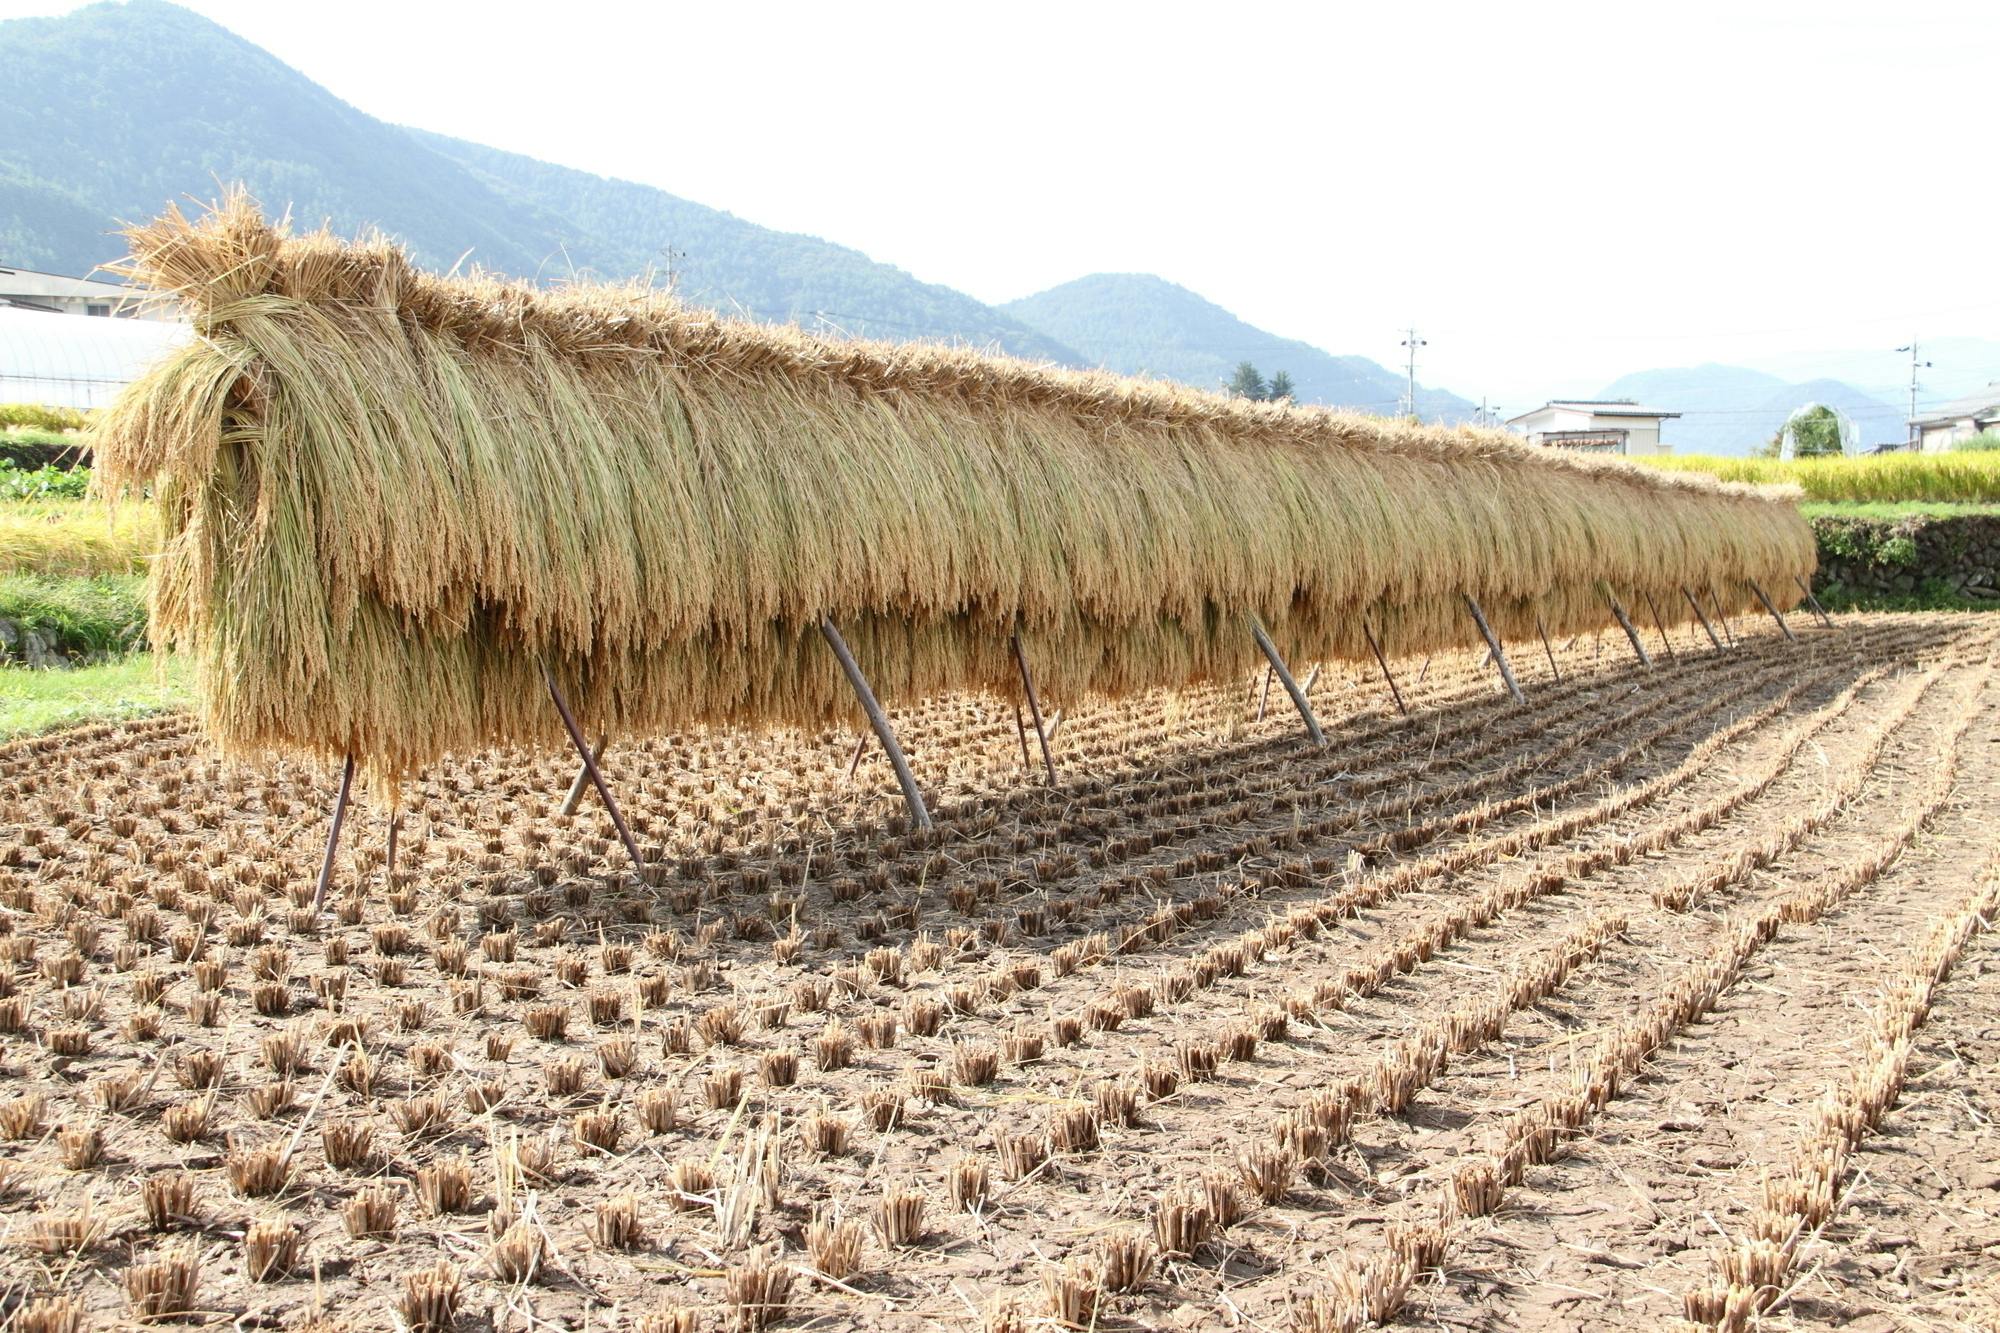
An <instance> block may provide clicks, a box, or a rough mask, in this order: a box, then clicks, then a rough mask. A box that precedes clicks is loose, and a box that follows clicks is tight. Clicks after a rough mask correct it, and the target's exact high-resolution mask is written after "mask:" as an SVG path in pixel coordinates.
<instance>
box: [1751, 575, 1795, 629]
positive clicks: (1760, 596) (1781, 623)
mask: <svg viewBox="0 0 2000 1333" xmlns="http://www.w3.org/2000/svg"><path fill="white" fill-rule="evenodd" d="M1749 584H1750V591H1751V592H1754V593H1756V594H1757V600H1758V601H1760V602H1762V603H1763V604H1764V609H1765V610H1766V611H1769V612H1770V613H1771V619H1773V620H1775V621H1777V622H1778V628H1779V629H1781V630H1783V631H1784V632H1785V638H1786V640H1787V641H1788V642H1791V643H1797V642H1798V641H1799V636H1798V635H1796V634H1794V633H1792V627H1791V626H1790V625H1787V624H1786V623H1785V618H1784V617H1783V616H1782V615H1780V614H1778V608H1777V606H1776V605H1774V604H1773V603H1772V601H1771V599H1770V598H1769V597H1768V596H1766V595H1765V593H1764V590H1763V589H1762V588H1760V587H1758V586H1757V580H1755V579H1751V580H1749Z"/></svg>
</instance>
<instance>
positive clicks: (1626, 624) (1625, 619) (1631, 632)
mask: <svg viewBox="0 0 2000 1333" xmlns="http://www.w3.org/2000/svg"><path fill="white" fill-rule="evenodd" d="M1604 600H1605V601H1607V602H1609V603H1611V614H1612V615H1614V616H1616V617H1618V627H1619V628H1620V629H1622V630H1624V631H1625V637H1626V638H1627V639H1630V640H1631V641H1632V651H1633V652H1634V653H1637V654H1638V656H1639V665H1640V666H1643V667H1645V668H1646V669H1647V670H1649V671H1650V670H1651V669H1652V667H1653V659H1652V658H1651V657H1648V656H1647V655H1646V645H1645V644H1644V643H1643V642H1641V641H1640V639H1639V631H1638V630H1636V629H1633V628H1632V618H1631V617H1630V616H1628V615H1626V614H1625V608H1624V607H1622V606H1620V605H1618V599H1617V598H1616V597H1613V596H1612V595H1611V590H1610V589H1609V588H1606V589H1605V590H1604Z"/></svg>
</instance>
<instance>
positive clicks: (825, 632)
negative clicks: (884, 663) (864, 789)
mask: <svg viewBox="0 0 2000 1333" xmlns="http://www.w3.org/2000/svg"><path fill="white" fill-rule="evenodd" d="M819 632H820V634H821V635H822V636H823V637H824V638H825V639H826V643H827V646H828V647H829V648H831V649H833V655H834V656H835V657H837V658H839V659H840V669H841V670H842V671H844V672H846V673H847V683H848V684H849V685H851V686H853V688H854V694H855V697H856V698H858V699H860V700H861V711H862V712H864V713H866V714H868V725H869V726H871V727H873V728H874V729H875V739H876V740H878V741H881V742H882V753H884V754H886V755H888V756H889V766H890V767H891V768H893V769H895V770H896V782H897V783H898V785H900V786H901V787H902V789H903V800H904V801H905V802H906V803H907V804H908V805H909V807H910V820H911V822H912V823H914V824H915V825H916V826H917V827H918V828H929V827H930V826H931V812H930V811H929V810H927V809H925V808H924V794H923V793H922V792H921V791H919V790H918V789H917V778H916V774H914V773H912V772H910V761H909V760H907V759H905V758H904V757H903V747H902V746H901V745H898V744H897V743H896V733H895V732H894V731H892V730H890V728H889V715H888V714H887V713H885V712H883V711H882V704H881V702H880V701H879V700H877V699H876V697H875V691H874V690H872V689H870V688H869V685H868V678H867V677H866V676H864V675H862V674H861V668H860V667H859V666H857V665H856V664H855V661H854V654H853V653H851V652H849V651H848V648H847V640H845V639H843V638H841V637H840V631H839V630H838V629H836V628H834V624H833V622H832V621H831V620H821V621H820V622H819Z"/></svg>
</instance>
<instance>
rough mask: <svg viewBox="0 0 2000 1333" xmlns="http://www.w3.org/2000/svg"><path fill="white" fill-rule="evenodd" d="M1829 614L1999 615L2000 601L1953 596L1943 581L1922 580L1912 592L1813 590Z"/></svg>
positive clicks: (1837, 585) (1834, 587)
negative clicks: (1946, 612)
mask: <svg viewBox="0 0 2000 1333" xmlns="http://www.w3.org/2000/svg"><path fill="white" fill-rule="evenodd" d="M1813 595H1814V596H1815V597H1818V598H1819V600H1820V603H1821V605H1823V606H1825V607H1826V609H1827V610H1828V611H2000V601H1995V600H1991V599H1988V598H1984V597H1967V596H1965V595H1964V594H1962V593H1958V592H1954V591H1953V590H1952V586H1951V585H1950V584H1949V583H1946V582H1945V581H1944V580H1943V579H1925V580H1924V581H1923V582H1922V583H1920V584H1918V585H1917V589H1916V591H1915V592H1909V593H1880V592H1868V591H1863V590H1859V589H1855V588H1849V587H1847V586H1846V585H1845V584H1840V583H1833V584H1828V585H1827V586H1825V587H1823V588H1815V589H1813Z"/></svg>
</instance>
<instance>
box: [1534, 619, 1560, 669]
mask: <svg viewBox="0 0 2000 1333" xmlns="http://www.w3.org/2000/svg"><path fill="white" fill-rule="evenodd" d="M1535 633H1536V635H1537V636H1538V637H1540V639H1541V641H1542V652H1543V653H1544V654H1546V655H1547V657H1548V659H1549V674H1550V675H1551V676H1554V677H1555V678H1556V684H1558V685H1560V684H1562V683H1563V673H1562V668H1561V667H1559V666H1557V665H1556V650H1555V649H1553V648H1551V647H1549V632H1548V630H1547V629H1546V628H1545V627H1544V626H1543V625H1542V613H1541V612H1539V611H1537V612H1536V613H1535Z"/></svg>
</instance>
